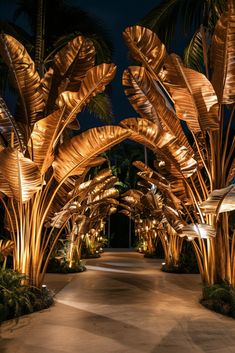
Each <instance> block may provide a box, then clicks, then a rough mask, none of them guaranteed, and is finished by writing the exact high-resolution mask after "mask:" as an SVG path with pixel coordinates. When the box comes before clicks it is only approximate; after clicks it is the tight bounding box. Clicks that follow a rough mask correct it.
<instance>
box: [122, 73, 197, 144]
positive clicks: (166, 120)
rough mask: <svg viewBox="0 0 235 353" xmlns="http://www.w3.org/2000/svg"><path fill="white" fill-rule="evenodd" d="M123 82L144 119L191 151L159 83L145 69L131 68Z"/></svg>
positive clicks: (131, 101)
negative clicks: (174, 137) (175, 138)
mask: <svg viewBox="0 0 235 353" xmlns="http://www.w3.org/2000/svg"><path fill="white" fill-rule="evenodd" d="M122 82H123V85H124V86H126V87H127V88H126V89H125V93H126V95H127V97H128V99H129V101H130V103H131V104H132V106H133V108H134V109H135V110H136V112H137V113H138V114H140V116H141V117H142V118H145V119H148V120H151V121H152V122H154V123H155V124H156V125H158V126H161V127H162V128H163V129H164V130H165V131H166V132H170V133H171V134H172V135H174V136H176V137H177V138H178V140H179V141H180V143H181V144H182V145H184V146H186V147H187V148H188V149H189V150H191V146H190V144H189V142H188V139H187V137H186V135H185V134H184V132H183V129H182V126H181V124H180V120H179V119H178V118H177V116H176V114H175V112H174V110H173V108H172V107H171V106H170V105H169V103H168V105H167V103H166V101H165V99H164V97H163V95H162V93H160V92H161V91H160V88H159V87H158V86H157V83H156V82H154V81H153V79H152V78H151V76H150V75H149V74H148V72H147V70H146V69H145V68H144V67H139V66H131V67H129V68H128V70H125V71H124V74H123V78H122Z"/></svg>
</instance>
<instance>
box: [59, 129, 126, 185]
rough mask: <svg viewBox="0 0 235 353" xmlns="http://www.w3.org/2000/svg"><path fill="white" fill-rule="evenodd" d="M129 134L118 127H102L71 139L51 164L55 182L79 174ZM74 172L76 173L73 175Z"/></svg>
mask: <svg viewBox="0 0 235 353" xmlns="http://www.w3.org/2000/svg"><path fill="white" fill-rule="evenodd" d="M129 135H130V132H129V131H127V130H125V129H123V128H121V127H119V126H112V125H111V126H102V127H97V128H93V129H89V130H87V131H85V132H83V133H82V134H81V135H78V136H75V137H73V138H72V139H71V140H70V141H69V142H68V143H66V144H64V145H62V146H61V147H60V148H59V153H58V156H57V157H56V158H55V161H54V163H53V168H54V175H55V177H56V179H57V180H59V181H60V180H62V179H65V178H66V177H68V176H70V175H74V174H77V175H79V174H80V170H81V174H82V172H83V170H84V168H85V167H87V166H89V163H90V161H92V160H93V159H94V158H95V157H97V155H99V154H100V153H102V152H104V151H106V150H107V149H109V148H111V147H112V146H114V145H115V144H118V143H120V142H122V141H123V140H124V139H126V138H128V137H129ZM75 171H76V173H75Z"/></svg>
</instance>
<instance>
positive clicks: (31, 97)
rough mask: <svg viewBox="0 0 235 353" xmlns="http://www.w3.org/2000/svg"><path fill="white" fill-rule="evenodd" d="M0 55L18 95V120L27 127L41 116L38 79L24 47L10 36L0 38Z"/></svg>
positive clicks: (40, 96)
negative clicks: (10, 74) (10, 72)
mask: <svg viewBox="0 0 235 353" xmlns="http://www.w3.org/2000/svg"><path fill="white" fill-rule="evenodd" d="M0 53H1V55H2V57H3V59H4V61H5V63H6V64H7V65H8V67H9V68H10V69H11V71H12V78H13V82H14V85H15V87H16V89H17V90H18V93H19V97H20V102H21V107H20V115H19V117H18V118H19V119H20V121H22V123H24V124H26V126H27V127H29V126H30V125H33V124H34V123H35V122H36V121H38V120H39V119H41V118H42V116H43V110H44V100H43V94H42V90H41V88H40V77H39V75H38V73H37V71H36V69H35V65H34V62H33V61H32V59H31V58H30V56H29V54H28V53H27V51H26V49H25V48H24V46H23V45H22V44H20V43H19V42H18V41H17V40H16V39H15V38H13V37H11V36H10V35H6V34H2V35H1V36H0Z"/></svg>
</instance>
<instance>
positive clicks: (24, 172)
mask: <svg viewBox="0 0 235 353" xmlns="http://www.w3.org/2000/svg"><path fill="white" fill-rule="evenodd" d="M0 164H1V173H2V175H3V176H4V178H5V180H7V183H8V184H9V186H10V189H11V191H12V194H13V197H14V198H15V200H16V201H20V202H26V201H28V200H30V199H31V198H32V196H33V195H34V194H35V192H37V191H38V190H39V189H40V188H41V183H42V180H41V175H40V172H39V170H38V167H37V165H36V163H34V162H33V161H31V159H29V158H25V157H24V155H23V154H22V153H21V152H19V151H18V150H17V149H13V148H10V147H8V148H6V149H5V150H3V151H1V152H0Z"/></svg>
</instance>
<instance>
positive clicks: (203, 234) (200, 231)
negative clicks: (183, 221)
mask: <svg viewBox="0 0 235 353" xmlns="http://www.w3.org/2000/svg"><path fill="white" fill-rule="evenodd" d="M179 236H181V237H188V240H193V239H194V238H199V239H208V238H215V236H216V230H215V228H214V227H213V226H211V225H209V224H206V223H203V224H196V223H195V224H188V225H186V226H184V227H183V228H182V233H180V234H179Z"/></svg>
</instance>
